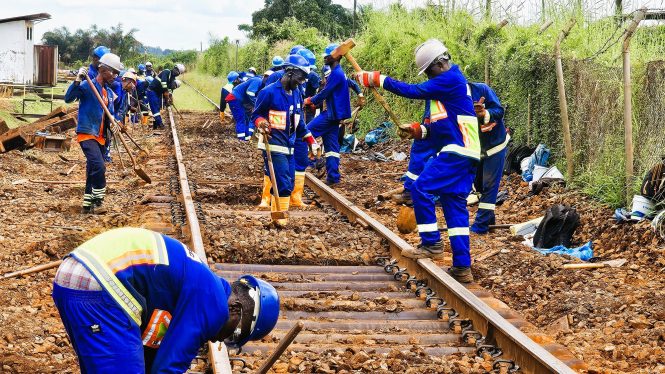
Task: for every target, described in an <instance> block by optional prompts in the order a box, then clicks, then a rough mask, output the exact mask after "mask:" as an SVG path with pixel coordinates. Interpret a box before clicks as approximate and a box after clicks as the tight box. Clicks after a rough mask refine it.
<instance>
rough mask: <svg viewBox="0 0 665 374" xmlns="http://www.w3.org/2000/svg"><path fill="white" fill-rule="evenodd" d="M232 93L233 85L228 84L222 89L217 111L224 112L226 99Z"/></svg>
mask: <svg viewBox="0 0 665 374" xmlns="http://www.w3.org/2000/svg"><path fill="white" fill-rule="evenodd" d="M231 91H233V83H231V82H229V83H227V84H225V85H224V87H222V94H221V95H220V98H219V111H220V112H223V111H225V110H226V97H227V96H229V94H230V93H231Z"/></svg>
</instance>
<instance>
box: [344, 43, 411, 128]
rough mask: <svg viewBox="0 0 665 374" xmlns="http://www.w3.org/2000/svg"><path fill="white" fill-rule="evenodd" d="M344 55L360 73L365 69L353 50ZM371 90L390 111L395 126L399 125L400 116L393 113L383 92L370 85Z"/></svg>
mask: <svg viewBox="0 0 665 374" xmlns="http://www.w3.org/2000/svg"><path fill="white" fill-rule="evenodd" d="M344 57H346V59H347V60H349V62H350V63H351V66H353V69H354V70H355V71H356V72H358V73H360V72H361V71H363V69H362V68H361V67H360V65H358V62H356V59H355V58H354V57H353V55H352V54H351V52H347V54H345V55H344ZM370 90H371V91H372V94H374V98H375V99H376V101H378V102H379V103H380V104H381V106H382V107H383V109H385V110H386V112H388V115H389V116H390V120H391V121H393V123H394V124H395V126H399V125H400V121H399V118H397V116H396V115H395V113H393V111H392V109H390V106H389V105H388V103H387V102H386V99H384V98H383V96H381V94H380V93H379V91H378V90H377V89H376V87H370Z"/></svg>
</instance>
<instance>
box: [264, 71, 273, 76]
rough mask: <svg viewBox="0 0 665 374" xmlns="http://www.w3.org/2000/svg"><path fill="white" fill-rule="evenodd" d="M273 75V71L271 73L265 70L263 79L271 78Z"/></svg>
mask: <svg viewBox="0 0 665 374" xmlns="http://www.w3.org/2000/svg"><path fill="white" fill-rule="evenodd" d="M273 73H274V71H272V70H266V71H265V73H263V76H264V77H269V76H271V75H272V74H273Z"/></svg>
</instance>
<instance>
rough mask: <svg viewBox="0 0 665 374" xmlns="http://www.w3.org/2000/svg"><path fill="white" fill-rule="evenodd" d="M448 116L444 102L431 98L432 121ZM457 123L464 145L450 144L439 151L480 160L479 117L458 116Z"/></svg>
mask: <svg viewBox="0 0 665 374" xmlns="http://www.w3.org/2000/svg"><path fill="white" fill-rule="evenodd" d="M446 118H448V112H447V111H446V107H445V106H444V105H443V103H442V102H440V101H438V100H431V101H430V103H429V119H430V123H434V122H436V121H440V120H443V119H446ZM457 125H458V128H459V131H460V133H461V134H462V141H463V143H464V145H458V144H448V145H446V146H444V147H443V148H441V150H440V151H439V152H452V153H457V154H459V155H461V156H466V157H470V158H473V159H476V160H480V134H479V132H478V119H477V118H476V117H474V116H465V115H458V116H457Z"/></svg>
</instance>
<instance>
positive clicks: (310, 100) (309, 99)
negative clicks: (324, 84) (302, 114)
mask: <svg viewBox="0 0 665 374" xmlns="http://www.w3.org/2000/svg"><path fill="white" fill-rule="evenodd" d="M304 104H305V106H306V107H309V108H310V109H316V105H314V103H313V102H312V98H311V97H308V98H306V99H305V102H304Z"/></svg>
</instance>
